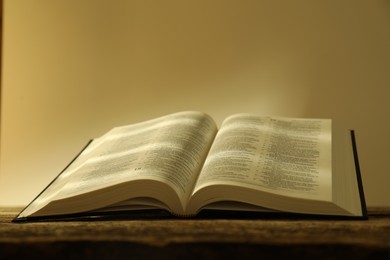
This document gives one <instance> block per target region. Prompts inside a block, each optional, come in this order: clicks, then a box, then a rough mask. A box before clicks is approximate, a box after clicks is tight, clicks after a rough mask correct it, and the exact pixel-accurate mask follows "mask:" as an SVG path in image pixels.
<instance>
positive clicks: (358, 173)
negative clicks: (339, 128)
mask: <svg viewBox="0 0 390 260" xmlns="http://www.w3.org/2000/svg"><path fill="white" fill-rule="evenodd" d="M350 131H351V140H352V150H353V158H354V161H355V169H356V178H357V183H358V188H359V196H360V203H361V207H362V218H363V219H368V213H367V205H366V199H365V197H364V190H363V181H362V175H361V171H360V164H359V157H358V151H357V144H356V136H355V131H354V130H350Z"/></svg>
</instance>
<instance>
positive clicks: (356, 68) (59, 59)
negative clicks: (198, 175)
mask: <svg viewBox="0 0 390 260" xmlns="http://www.w3.org/2000/svg"><path fill="white" fill-rule="evenodd" d="M4 12H5V13H4V43H3V48H4V49H3V50H4V53H3V54H4V56H3V78H2V80H3V81H2V83H3V85H2V88H3V89H2V91H3V93H2V97H3V100H2V105H3V107H2V124H1V125H2V139H1V151H2V155H1V175H0V178H1V179H0V181H1V183H0V205H25V204H26V203H28V202H29V201H30V200H31V199H32V198H33V197H34V196H35V195H37V193H38V192H39V191H40V190H41V189H42V188H43V187H45V186H46V185H47V184H48V182H49V181H50V180H51V179H52V178H53V177H54V176H56V175H57V173H58V172H59V171H60V170H61V169H62V167H64V166H65V165H66V164H67V162H68V161H70V159H71V158H72V157H73V156H74V155H75V154H76V152H77V151H78V150H79V149H80V148H81V147H82V146H83V145H84V144H85V142H86V141H87V140H88V139H89V138H92V137H95V136H98V135H100V134H102V133H104V132H105V131H107V130H109V129H110V128H111V127H113V126H115V125H122V124H129V123H134V122H137V121H141V120H146V119H149V118H153V117H157V116H160V115H163V114H166V113H170V112H176V111H180V110H202V111H204V112H207V113H209V114H210V115H212V116H213V117H215V119H216V120H217V122H218V123H220V122H221V120H222V119H223V118H224V117H225V116H227V115H229V114H231V113H234V112H254V113H257V114H273V115H283V116H298V117H330V118H333V119H334V120H335V122H336V123H340V124H343V125H345V126H347V127H351V128H354V129H356V131H357V137H358V142H359V143H358V145H359V149H360V153H359V155H360V159H361V167H362V172H363V180H364V185H365V189H366V198H367V202H368V205H369V206H376V205H388V206H389V205H390V190H389V189H388V185H389V183H390V174H389V170H388V169H389V167H388V161H389V158H390V157H389V155H390V154H389V152H388V148H389V147H390V137H389V133H390V118H389V115H388V112H389V111H390V102H389V100H388V99H389V97H390V73H389V72H390V2H389V1H386V0H383V1H381V0H372V1H363V0H362V1H359V0H349V1H339V0H337V1H336V0H334V1H325V0H324V1H310V0H307V1H287V0H286V1H260V0H253V1H249V0H236V1H228V0H220V1H209V0H207V1H179V0H178V1H144V0H142V1H130V0H129V1H119V0H117V1H114V0H100V1H97V0H56V1H53V0H39V1H30V0H5V5H4Z"/></svg>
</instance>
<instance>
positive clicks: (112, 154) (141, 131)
mask: <svg viewBox="0 0 390 260" xmlns="http://www.w3.org/2000/svg"><path fill="white" fill-rule="evenodd" d="M216 132H217V126H216V125H215V123H214V121H213V120H212V119H211V117H209V116H208V115H206V114H203V113H200V112H181V113H176V114H172V115H168V116H164V117H160V118H157V119H153V120H149V121H146V122H142V123H138V124H134V125H128V126H122V127H116V128H114V129H112V130H111V131H109V132H108V133H107V134H105V135H104V136H102V137H100V138H98V139H96V140H94V141H93V142H92V143H91V145H90V146H89V147H88V148H87V149H86V150H85V151H83V153H82V154H81V155H80V156H79V157H78V158H77V159H76V160H75V161H74V163H72V164H71V166H70V167H69V168H68V169H66V171H65V172H63V173H62V174H61V175H60V176H59V178H57V179H56V181H55V182H54V183H52V184H51V186H50V187H48V189H47V190H46V191H45V192H44V193H43V194H41V195H40V196H39V198H37V199H36V201H34V203H35V204H40V203H43V204H44V203H45V201H46V202H48V201H50V200H54V199H55V200H58V199H62V198H67V197H72V196H76V195H78V194H82V193H86V192H89V191H93V190H98V189H102V188H105V187H109V186H113V185H115V184H119V183H123V182H127V181H132V180H147V179H151V180H157V181H160V182H163V183H166V184H168V185H170V186H171V187H172V188H173V189H174V190H175V191H176V193H177V194H178V195H179V197H180V198H183V200H186V199H187V197H188V196H189V194H190V193H191V190H192V188H193V186H194V183H195V181H196V178H197V176H198V174H199V172H200V169H201V167H202V165H203V162H204V160H205V157H206V155H207V153H208V150H209V148H210V146H211V144H212V141H213V139H214V137H215V134H216ZM34 203H33V204H34ZM33 206H34V205H32V208H33Z"/></svg>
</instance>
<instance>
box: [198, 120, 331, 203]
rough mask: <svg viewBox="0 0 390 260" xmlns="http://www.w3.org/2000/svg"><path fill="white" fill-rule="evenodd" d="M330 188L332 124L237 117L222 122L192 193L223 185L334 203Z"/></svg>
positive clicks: (326, 122)
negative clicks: (204, 188) (209, 186)
mask: <svg viewBox="0 0 390 260" xmlns="http://www.w3.org/2000/svg"><path fill="white" fill-rule="evenodd" d="M331 183H332V178H331V121H330V120H328V119H294V118H278V117H258V116H255V115H250V114H237V115H233V116H231V117H229V118H227V119H226V120H225V121H224V122H223V124H222V126H221V128H220V130H219V132H218V134H217V136H216V138H215V141H214V144H213V146H212V147H211V150H210V152H209V155H208V158H207V160H206V162H205V165H204V167H203V169H202V171H201V174H200V176H199V179H198V182H197V184H196V187H195V190H194V193H195V192H196V191H198V190H200V189H201V188H202V187H205V186H207V185H213V184H215V185H218V184H222V185H237V186H241V187H248V188H251V189H255V190H262V191H266V192H271V193H274V194H278V195H285V196H290V197H297V198H307V199H317V200H331V196H332V187H331Z"/></svg>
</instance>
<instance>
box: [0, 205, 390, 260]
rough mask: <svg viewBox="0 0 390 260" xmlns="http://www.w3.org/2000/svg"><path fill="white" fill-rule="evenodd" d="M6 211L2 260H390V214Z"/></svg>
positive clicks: (1, 213)
mask: <svg viewBox="0 0 390 260" xmlns="http://www.w3.org/2000/svg"><path fill="white" fill-rule="evenodd" d="M19 210H20V209H14V208H2V209H0V258H1V259H17V258H20V259H32V258H36V257H39V258H40V259H49V258H56V259H73V258H83V259H85V258H87V259H88V258H91V259H92V258H93V259H96V258H98V259H106V258H108V259H118V258H120V259H123V258H126V259H133V258H134V259H140V258H145V257H147V258H158V259H172V258H183V259H190V258H191V259H194V258H196V259H200V258H201V259H204V258H207V259H214V258H225V257H229V259H231V258H240V259H243V258H260V257H279V258H281V257H284V258H287V259H290V258H292V257H294V258H293V259H296V257H299V258H300V259H302V258H311V259H312V258H314V257H320V258H331V259H332V258H342V259H367V258H370V259H371V258H374V259H378V258H379V259H390V209H369V220H334V219H333V220H329V219H327V220H324V219H316V218H305V219H302V218H299V217H294V216H284V217H274V216H264V217H256V218H253V217H252V218H251V217H245V216H243V217H239V216H238V217H237V216H234V217H203V218H198V219H177V218H172V217H159V218H153V217H147V218H143V217H131V218H120V219H115V220H113V219H100V220H93V221H86V220H79V221H58V222H36V223H23V224H16V223H11V220H12V219H13V217H14V216H15V215H16V214H17V213H18V212H19Z"/></svg>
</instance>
